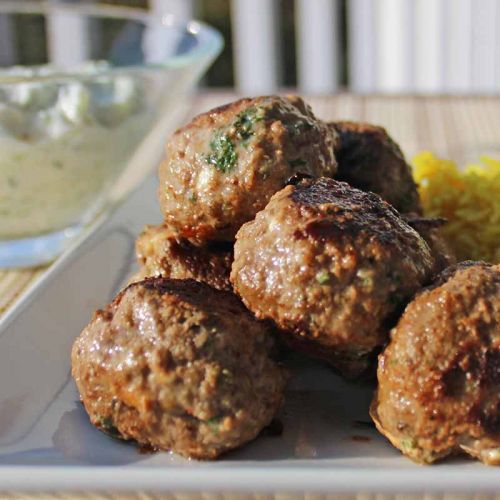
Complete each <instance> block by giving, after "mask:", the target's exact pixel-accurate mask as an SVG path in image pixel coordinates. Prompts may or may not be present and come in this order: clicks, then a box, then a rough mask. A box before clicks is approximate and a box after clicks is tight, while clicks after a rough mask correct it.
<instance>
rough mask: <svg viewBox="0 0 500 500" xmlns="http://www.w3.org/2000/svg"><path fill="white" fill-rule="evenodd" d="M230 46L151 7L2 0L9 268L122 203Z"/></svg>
mask: <svg viewBox="0 0 500 500" xmlns="http://www.w3.org/2000/svg"><path fill="white" fill-rule="evenodd" d="M28 27H31V29H29V32H28V31H26V30H27V28H28ZM36 27H38V28H37V29H35V28H36ZM25 31H26V33H29V34H30V36H31V38H33V37H35V39H33V40H31V43H32V45H33V47H34V50H33V51H32V52H29V51H28V52H26V50H25V48H24V50H20V49H19V45H18V42H19V40H20V34H21V32H22V33H23V41H24V42H23V43H26V40H28V39H29V37H28V36H27V35H26V33H25ZM66 44H67V46H66ZM222 44H223V42H222V38H221V36H220V34H219V33H218V32H217V31H216V30H214V29H213V28H211V27H209V26H207V25H205V24H203V23H200V22H196V21H189V22H186V23H180V22H176V21H175V19H173V18H172V17H170V16H166V17H163V18H161V19H158V17H152V15H151V14H149V13H148V12H147V11H142V10H139V9H129V8H121V7H111V6H110V7H96V6H92V5H85V4H84V5H74V4H73V5H69V4H65V3H60V2H54V3H50V2H47V3H38V2H24V1H23V2H18V1H16V2H6V1H1V2H0V46H3V48H0V151H1V154H0V267H27V266H34V265H39V264H43V263H47V262H50V261H51V260H53V259H54V258H55V257H57V256H58V255H59V254H60V253H61V252H62V251H63V250H64V249H65V248H67V247H68V245H69V244H70V243H71V242H72V241H73V240H74V238H75V237H76V236H77V235H78V234H80V233H81V231H82V229H83V228H84V227H85V226H86V225H87V224H88V223H89V222H90V221H92V220H94V219H95V217H96V215H97V214H98V213H100V212H102V211H103V209H104V208H105V207H107V206H110V205H111V194H110V193H111V192H112V189H113V187H114V186H116V182H117V180H118V179H119V177H120V176H121V175H122V174H123V172H124V171H125V170H126V169H128V168H129V167H130V164H131V163H132V161H133V160H135V163H137V157H138V156H137V155H138V151H140V150H141V148H145V147H146V145H147V144H148V140H146V138H149V137H150V136H152V135H154V133H155V131H156V136H158V134H160V135H159V136H160V137H161V139H162V140H164V138H165V137H164V136H165V131H164V132H163V134H162V127H163V130H165V120H166V119H168V117H169V116H170V117H171V116H172V115H173V114H174V113H175V111H176V110H178V108H179V106H180V105H181V103H182V98H183V97H185V96H186V95H187V94H188V92H189V90H190V88H192V86H193V84H194V83H195V82H196V81H197V80H198V79H199V78H200V77H201V75H202V74H203V73H204V72H205V70H206V69H207V68H208V66H209V65H210V63H211V62H212V61H213V60H214V59H215V57H216V56H217V55H218V54H219V52H220V51H221V49H222ZM26 63H28V64H26ZM6 64H7V65H6ZM35 64H36V65H35ZM149 147H150V148H151V147H154V148H156V149H155V153H156V154H159V149H160V146H159V144H158V141H157V143H156V145H155V146H152V145H151V143H150V141H149ZM146 156H147V155H143V157H146ZM149 158H150V160H149V161H144V162H143V163H144V164H143V165H141V166H140V169H142V170H143V171H144V172H147V171H148V170H150V169H151V168H153V167H155V166H156V165H154V164H151V163H154V160H151V158H155V156H154V155H153V156H151V155H149ZM136 177H137V175H136Z"/></svg>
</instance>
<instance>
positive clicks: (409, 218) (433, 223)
mask: <svg viewBox="0 0 500 500" xmlns="http://www.w3.org/2000/svg"><path fill="white" fill-rule="evenodd" d="M404 219H405V220H406V222H408V224H409V225H410V226H411V227H412V228H413V229H415V231H417V233H418V234H420V236H422V238H423V239H424V240H425V241H426V243H427V244H428V245H429V248H430V249H431V254H432V257H433V258H434V270H433V274H439V273H440V272H441V271H443V270H444V269H446V268H447V267H449V266H452V265H454V264H456V263H457V259H456V257H455V255H454V253H453V251H452V249H451V248H450V247H449V245H448V243H447V242H446V240H445V239H444V237H443V235H442V234H441V228H442V227H443V226H444V225H445V224H446V223H447V221H446V219H440V218H434V219H430V218H425V217H421V216H419V215H417V214H404Z"/></svg>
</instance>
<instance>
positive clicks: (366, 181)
mask: <svg viewBox="0 0 500 500" xmlns="http://www.w3.org/2000/svg"><path fill="white" fill-rule="evenodd" d="M330 126H331V127H332V128H333V129H334V130H335V131H336V132H337V133H338V135H339V141H338V145H337V148H336V149H335V156H336V158H337V161H338V172H337V175H336V179H338V180H340V181H345V182H347V183H349V184H350V185H351V186H353V187H356V188H358V189H362V190H363V191H372V192H373V193H376V194H378V195H379V196H381V197H382V198H383V199H384V200H386V201H387V202H389V203H390V204H391V205H392V206H393V207H394V208H396V209H397V210H399V211H400V212H403V213H404V212H416V213H422V209H421V206H420V198H419V195H418V191H417V186H416V184H415V182H414V180H413V176H412V173H411V168H410V166H409V165H408V164H407V163H406V161H405V158H404V156H403V153H402V152H401V149H400V148H399V146H398V145H397V144H396V143H395V142H394V141H393V140H392V139H391V137H390V136H389V134H388V133H387V132H386V130H385V129H383V128H382V127H377V126H376V125H371V124H369V123H358V122H349V121H344V122H342V121H341V122H333V123H330Z"/></svg>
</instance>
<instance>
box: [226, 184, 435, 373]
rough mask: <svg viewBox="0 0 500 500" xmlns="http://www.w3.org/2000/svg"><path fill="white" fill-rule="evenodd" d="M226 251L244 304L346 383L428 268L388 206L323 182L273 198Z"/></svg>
mask: <svg viewBox="0 0 500 500" xmlns="http://www.w3.org/2000/svg"><path fill="white" fill-rule="evenodd" d="M234 253H235V256H234V262H233V267H232V271H231V281H232V283H233V286H234V289H235V291H236V292H237V293H238V294H239V295H240V296H241V298H242V299H243V302H244V303H245V304H246V306H247V307H248V308H249V309H250V310H251V311H253V312H254V313H255V314H256V315H257V317H258V318H270V319H272V320H274V321H275V322H276V323H277V325H278V326H279V327H280V328H282V329H284V330H286V331H287V332H288V333H287V334H285V338H286V339H287V340H288V342H289V343H290V344H292V345H293V346H295V347H297V348H298V349H300V350H304V351H306V352H309V353H311V354H313V355H315V356H318V357H321V358H324V359H326V360H328V361H330V362H331V363H332V364H333V365H334V366H336V367H337V368H338V369H339V370H340V371H341V372H342V373H344V374H345V375H347V376H356V375H358V374H360V373H361V372H362V371H364V370H365V369H366V368H367V366H368V365H369V362H370V360H371V357H372V356H371V355H372V354H373V351H374V349H376V348H378V347H380V346H382V345H383V344H384V343H385V342H386V340H387V334H388V330H389V328H390V327H391V326H393V322H394V321H395V315H397V314H398V313H399V312H400V311H401V309H402V308H403V307H404V305H405V304H406V302H407V301H408V300H409V299H410V298H411V297H412V296H413V294H414V293H415V292H416V290H417V289H418V288H419V287H421V286H422V284H423V283H424V282H425V281H426V279H427V278H428V276H429V274H430V271H431V268H432V265H433V261H432V258H431V256H430V251H429V247H428V246H427V244H426V243H425V241H423V240H422V238H421V237H420V236H419V235H418V233H416V232H415V231H414V230H413V229H412V228H411V227H410V226H408V225H407V224H406V222H405V221H404V220H403V219H402V218H401V217H400V216H399V214H398V213H397V211H396V210H394V209H393V208H392V207H391V206H390V205H389V204H388V203H386V202H384V201H383V200H382V199H381V198H380V197H379V196H377V195H375V194H373V193H365V192H363V191H360V190H358V189H354V188H352V187H350V186H349V185H348V184H346V183H345V182H338V181H335V180H333V179H326V178H322V179H318V180H315V181H306V182H302V183H300V184H298V185H296V186H292V185H290V186H287V187H286V188H285V189H283V190H281V191H280V192H278V193H277V194H275V195H274V196H273V197H272V198H271V201H270V202H269V204H268V205H267V207H266V208H265V210H263V211H261V212H259V213H258V214H257V217H256V218H255V220H254V221H252V222H248V223H247V224H245V225H244V226H243V227H242V228H241V229H240V231H239V232H238V234H237V236H236V244H235V249H234Z"/></svg>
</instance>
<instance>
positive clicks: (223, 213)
mask: <svg viewBox="0 0 500 500" xmlns="http://www.w3.org/2000/svg"><path fill="white" fill-rule="evenodd" d="M335 140H336V134H335V131H334V130H333V129H331V128H329V127H328V126H327V125H326V124H324V123H323V122H321V121H319V120H317V119H316V118H315V116H314V114H313V113H312V111H311V108H310V107H309V106H308V105H307V104H305V103H304V101H302V99H300V98H298V97H277V96H270V97H256V98H253V99H249V98H247V99H241V100H239V101H236V102H233V103H231V104H227V105H225V106H222V107H219V108H216V109H213V110H211V111H209V112H207V113H204V114H202V115H199V116H197V117H196V118H194V119H193V120H192V121H191V122H190V123H189V124H188V125H186V126H185V127H183V128H181V129H179V130H178V131H177V132H176V133H175V134H174V135H173V136H172V138H171V139H170V140H169V142H168V144H167V147H166V157H165V159H164V161H163V162H162V163H161V165H160V167H159V179H160V185H159V188H158V198H159V202H160V207H161V209H162V212H163V215H164V217H165V222H166V223H167V224H168V225H169V226H170V227H172V228H174V229H175V230H176V232H177V233H178V235H179V236H180V237H182V238H187V239H190V240H192V241H193V242H195V243H198V244H200V243H203V242H205V241H208V240H222V241H233V240H234V236H235V234H236V232H237V231H238V229H239V228H240V226H241V225H242V224H243V223H244V222H247V221H249V220H251V219H253V218H254V216H255V214H256V213H257V212H258V211H259V210H261V209H262V208H264V206H265V205H266V203H267V202H268V201H269V199H270V198H271V196H272V195H273V194H274V193H275V192H276V191H279V190H280V189H281V188H283V187H284V186H285V184H286V181H287V180H288V179H289V178H290V177H292V176H293V175H294V174H296V173H297V172H301V173H305V174H309V175H311V176H314V177H319V176H322V175H324V176H328V177H331V176H333V175H334V174H335V172H336V167H337V166H336V162H335V156H334V152H333V151H334V143H335Z"/></svg>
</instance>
